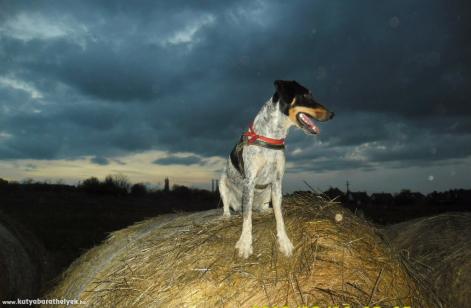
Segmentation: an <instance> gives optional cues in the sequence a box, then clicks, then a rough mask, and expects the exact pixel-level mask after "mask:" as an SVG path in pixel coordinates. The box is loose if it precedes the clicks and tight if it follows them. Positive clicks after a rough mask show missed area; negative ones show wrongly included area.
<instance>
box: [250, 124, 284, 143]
mask: <svg viewBox="0 0 471 308" xmlns="http://www.w3.org/2000/svg"><path fill="white" fill-rule="evenodd" d="M244 136H246V137H247V143H248V144H253V143H254V142H255V141H257V139H258V140H261V141H263V142H266V143H269V144H273V145H283V144H285V139H273V138H269V137H265V136H261V135H257V134H256V133H255V131H254V129H253V123H251V124H250V126H249V131H248V132H246V133H244Z"/></svg>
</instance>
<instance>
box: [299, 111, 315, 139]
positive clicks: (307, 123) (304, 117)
mask: <svg viewBox="0 0 471 308" xmlns="http://www.w3.org/2000/svg"><path fill="white" fill-rule="evenodd" d="M296 119H297V120H298V122H299V124H301V127H302V128H303V130H304V131H305V132H306V133H309V134H319V132H320V129H319V127H317V125H316V124H315V123H314V119H313V118H312V117H311V116H310V115H308V114H307V113H304V112H299V113H298V114H297V115H296Z"/></svg>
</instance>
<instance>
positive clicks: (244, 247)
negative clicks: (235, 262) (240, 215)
mask: <svg viewBox="0 0 471 308" xmlns="http://www.w3.org/2000/svg"><path fill="white" fill-rule="evenodd" d="M235 248H237V249H238V250H239V257H241V258H244V259H247V258H248V257H249V256H250V255H251V254H252V253H253V249H252V241H251V240H248V239H245V238H240V239H239V241H237V244H236V245H235Z"/></svg>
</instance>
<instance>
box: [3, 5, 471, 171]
mask: <svg viewBox="0 0 471 308" xmlns="http://www.w3.org/2000/svg"><path fill="white" fill-rule="evenodd" d="M470 12H471V10H470V9H469V4H468V2H466V1H464V0H459V1H453V2H452V3H451V2H443V1H438V0H433V1H426V0H420V1H406V0H400V1H390V2H378V1H373V0H370V1H362V2H361V3H357V2H355V3H353V2H352V3H346V2H345V1H340V0H333V1H322V2H320V1H319V2H312V1H291V2H289V3H287V2H282V1H269V2H268V1H257V2H253V1H230V2H226V1H225V2H224V3H222V2H221V1H205V2H188V1H172V2H168V1H160V2H155V1H140V2H139V3H131V2H128V1H113V2H107V1H80V2H76V1H61V2H49V1H41V2H35V3H34V4H31V3H29V2H23V1H15V2H6V1H1V2H0V20H1V22H0V65H1V66H2V73H1V74H0V110H1V112H0V158H1V159H13V158H36V159H54V158H74V157H79V156H85V155H95V158H97V159H99V158H104V157H107V158H108V159H112V157H115V156H118V155H121V154H127V153H133V152H140V151H146V150H151V149H159V150H165V151H169V152H190V153H194V154H195V155H194V156H190V157H187V158H181V157H179V156H175V157H174V156H170V157H169V158H166V159H163V160H162V161H161V162H158V163H159V164H166V163H173V162H175V163H180V164H191V163H200V160H201V159H202V158H201V157H206V156H214V155H218V156H225V155H227V154H228V153H229V151H230V149H231V148H232V145H233V143H234V142H236V141H237V139H238V138H239V136H240V134H241V133H242V131H243V130H244V129H245V128H246V126H247V124H248V123H250V121H252V119H253V117H254V116H255V114H256V112H257V111H258V109H259V108H260V107H261V105H262V104H263V103H264V101H266V100H267V99H268V98H269V97H270V96H271V94H272V93H273V91H274V89H273V80H275V79H296V80H298V81H299V82H301V83H302V84H305V85H306V86H308V87H309V88H311V90H313V92H314V94H315V96H316V97H317V98H318V99H319V101H321V102H322V103H323V104H325V105H326V106H327V107H329V108H330V109H332V110H334V111H335V112H336V114H337V116H336V118H335V119H334V120H333V121H331V122H329V123H325V124H322V125H321V130H322V133H321V135H320V136H319V137H316V138H311V137H309V136H305V135H303V134H302V133H300V132H292V133H291V135H290V136H289V137H288V145H289V149H290V151H292V150H294V149H296V148H299V149H301V151H298V152H297V153H296V154H290V152H289V155H288V160H289V161H292V162H294V163H296V164H297V165H296V167H293V168H292V170H302V169H304V168H314V169H312V170H318V171H319V170H320V171H324V170H325V171H328V170H341V169H348V168H375V167H376V166H377V165H375V164H377V163H388V164H389V163H391V164H392V163H393V162H396V163H397V164H399V165H403V166H410V165H414V164H427V163H428V164H431V163H434V162H437V161H444V160H450V159H453V158H456V159H459V158H464V157H467V156H469V155H471V148H470V147H469V146H467V144H469V139H470V136H471V126H470V125H469V123H471V121H470V120H471V105H470V104H468V100H469V97H471V87H470V86H469V85H470V79H471V56H470V55H471V53H470V51H471V43H470V40H469V37H470V32H471V16H470V15H471V13H470ZM196 155H198V156H196ZM185 159H186V161H185ZM95 163H97V162H95Z"/></svg>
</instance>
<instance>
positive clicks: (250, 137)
mask: <svg viewBox="0 0 471 308" xmlns="http://www.w3.org/2000/svg"><path fill="white" fill-rule="evenodd" d="M275 87H276V92H275V94H274V95H273V97H272V98H270V100H268V101H267V102H266V103H265V105H264V106H263V107H262V109H261V110H260V112H259V113H258V114H257V116H256V117H255V120H254V121H253V123H252V124H251V125H250V127H249V130H248V131H247V132H246V133H244V134H243V135H242V137H241V139H240V141H239V143H238V144H237V145H236V146H235V147H234V149H233V150H232V152H231V155H230V157H229V159H228V160H227V164H226V166H225V167H224V171H223V173H222V176H221V179H220V181H219V192H220V194H221V199H222V201H223V204H224V216H225V217H229V216H230V215H231V214H230V208H232V209H233V210H235V211H240V210H242V212H243V225H242V234H241V236H240V239H239V241H238V242H237V244H236V248H237V249H238V250H239V255H240V256H241V257H243V258H247V257H248V256H250V255H251V254H252V209H255V210H261V211H264V210H269V203H270V201H271V203H272V206H273V211H274V213H275V220H276V231H277V237H278V242H279V244H280V250H281V252H283V254H285V255H286V256H290V255H291V254H292V251H293V244H292V243H291V241H290V240H289V238H288V235H287V234H286V230H285V225H284V222H283V215H282V212H281V199H282V191H281V183H282V179H283V174H284V172H285V153H284V138H285V137H286V136H287V134H288V130H289V128H290V127H291V126H293V125H294V126H297V127H299V128H301V129H303V130H304V132H305V133H307V134H318V133H319V128H318V127H317V126H316V124H315V122H314V120H313V119H316V120H318V121H327V120H329V119H332V118H333V116H334V113H333V112H330V111H329V110H327V109H326V108H325V107H324V106H322V105H321V104H319V103H318V102H317V101H316V100H315V99H314V98H313V97H312V94H311V92H310V91H309V90H308V89H306V88H305V87H303V86H302V85H300V84H299V83H297V82H296V81H283V80H276V81H275Z"/></svg>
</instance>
